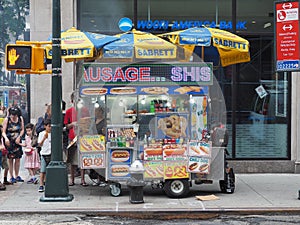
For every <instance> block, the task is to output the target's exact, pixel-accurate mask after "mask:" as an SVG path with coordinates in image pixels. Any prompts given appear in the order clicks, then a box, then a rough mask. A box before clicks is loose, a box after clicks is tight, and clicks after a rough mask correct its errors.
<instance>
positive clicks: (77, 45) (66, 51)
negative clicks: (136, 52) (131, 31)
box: [46, 27, 119, 61]
mask: <svg viewBox="0 0 300 225" xmlns="http://www.w3.org/2000/svg"><path fill="white" fill-rule="evenodd" d="M118 39H119V38H118V37H115V36H109V35H104V34H96V33H90V32H84V31H80V30H77V29H76V28H75V27H72V28H70V29H68V30H66V31H63V32H61V57H62V58H63V59H65V60H66V61H73V60H74V59H90V58H95V57H97V56H98V54H99V51H100V49H101V48H102V47H103V46H104V45H106V44H108V43H110V42H113V41H115V40H118ZM46 58H47V59H52V45H47V46H46Z"/></svg>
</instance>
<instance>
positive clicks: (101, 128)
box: [90, 106, 107, 187]
mask: <svg viewBox="0 0 300 225" xmlns="http://www.w3.org/2000/svg"><path fill="white" fill-rule="evenodd" d="M106 125H107V124H106V119H105V111H104V108H103V107H101V106H99V107H95V127H96V131H97V134H99V135H103V136H105V134H106ZM90 172H91V173H92V174H97V175H96V177H97V182H95V183H94V184H93V185H94V186H96V185H99V186H101V187H104V186H106V185H107V183H106V182H105V177H104V176H102V175H100V174H99V173H97V172H96V171H94V170H93V169H91V170H90Z"/></svg>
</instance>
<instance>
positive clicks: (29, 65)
mask: <svg viewBox="0 0 300 225" xmlns="http://www.w3.org/2000/svg"><path fill="white" fill-rule="evenodd" d="M5 58H6V60H5V62H6V69H7V70H26V71H27V70H28V71H39V70H44V69H45V64H44V59H45V53H44V48H42V47H37V46H33V45H23V44H8V45H6V52H5Z"/></svg>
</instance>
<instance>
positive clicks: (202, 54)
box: [201, 46, 204, 61]
mask: <svg viewBox="0 0 300 225" xmlns="http://www.w3.org/2000/svg"><path fill="white" fill-rule="evenodd" d="M201 48H202V49H201V57H202V60H203V61H204V46H202V47H201Z"/></svg>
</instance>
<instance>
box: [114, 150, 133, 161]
mask: <svg viewBox="0 0 300 225" xmlns="http://www.w3.org/2000/svg"><path fill="white" fill-rule="evenodd" d="M129 157H130V153H129V151H124V150H115V151H113V152H112V153H111V161H113V162H126V161H128V160H129Z"/></svg>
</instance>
